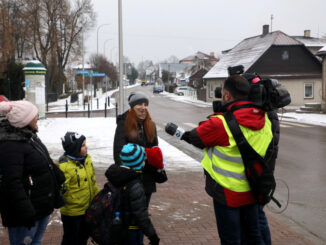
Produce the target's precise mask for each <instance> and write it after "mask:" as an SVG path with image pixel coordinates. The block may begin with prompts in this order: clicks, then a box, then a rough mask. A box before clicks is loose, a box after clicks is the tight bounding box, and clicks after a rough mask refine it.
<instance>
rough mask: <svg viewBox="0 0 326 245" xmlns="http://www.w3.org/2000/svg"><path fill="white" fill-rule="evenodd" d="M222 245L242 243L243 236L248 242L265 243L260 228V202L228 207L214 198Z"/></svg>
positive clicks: (258, 244) (238, 244)
mask: <svg viewBox="0 0 326 245" xmlns="http://www.w3.org/2000/svg"><path fill="white" fill-rule="evenodd" d="M213 203H214V211H215V217H216V224H217V230H218V234H219V236H220V239H221V245H231V244H232V245H240V244H241V240H242V239H243V237H245V238H246V240H247V241H248V244H255V245H264V243H263V240H262V236H261V233H260V229H259V218H258V217H259V216H258V215H259V214H258V204H251V205H246V206H242V207H227V206H226V205H222V204H219V203H218V202H217V201H216V200H215V199H213Z"/></svg>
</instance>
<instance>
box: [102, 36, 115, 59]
mask: <svg viewBox="0 0 326 245" xmlns="http://www.w3.org/2000/svg"><path fill="white" fill-rule="evenodd" d="M110 40H113V39H112V38H110V39H106V40H105V42H104V45H103V54H104V56H106V53H105V46H106V43H107V42H108V41H110Z"/></svg>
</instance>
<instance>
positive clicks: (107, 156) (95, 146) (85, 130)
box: [38, 118, 202, 171]
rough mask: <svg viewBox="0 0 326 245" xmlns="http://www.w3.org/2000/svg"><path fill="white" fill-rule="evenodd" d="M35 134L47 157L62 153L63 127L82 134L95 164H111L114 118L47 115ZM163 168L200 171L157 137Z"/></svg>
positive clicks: (195, 162) (196, 162) (195, 163)
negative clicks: (45, 150) (162, 158)
mask: <svg viewBox="0 0 326 245" xmlns="http://www.w3.org/2000/svg"><path fill="white" fill-rule="evenodd" d="M38 126H39V134H38V135H39V137H40V138H41V140H42V141H43V143H44V144H45V145H46V146H47V148H48V150H49V152H50V154H51V157H52V158H53V159H58V158H59V156H60V155H61V154H63V149H62V145H61V137H63V136H64V134H65V133H66V132H67V131H74V132H78V133H80V134H83V135H85V136H86V143H87V146H88V153H89V154H90V156H91V157H92V159H93V162H94V166H95V167H103V168H107V167H108V166H109V165H111V164H113V163H114V162H113V140H114V133H115V128H116V122H115V118H48V119H44V120H40V121H39V122H38ZM159 146H160V147H161V149H162V151H163V155H164V159H165V162H166V169H167V170H183V169H193V170H198V171H200V170H201V169H202V168H201V165H200V163H199V162H198V161H196V160H194V159H193V158H191V157H189V156H188V155H186V154H184V153H183V152H182V151H180V150H178V149H177V148H176V147H174V146H172V145H170V144H169V143H167V142H166V141H165V140H163V139H161V138H159Z"/></svg>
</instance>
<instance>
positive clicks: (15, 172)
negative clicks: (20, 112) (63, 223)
mask: <svg viewBox="0 0 326 245" xmlns="http://www.w3.org/2000/svg"><path fill="white" fill-rule="evenodd" d="M31 141H34V144H37V145H38V146H40V147H41V148H42V149H45V150H46V148H45V146H44V145H43V144H42V142H41V141H40V140H39V138H38V137H37V136H36V134H34V133H33V132H32V130H31V129H29V128H24V129H18V128H14V127H12V126H11V125H10V124H9V122H8V121H7V120H2V121H1V122H0V156H1V162H0V169H1V173H2V178H1V183H0V196H1V200H0V211H1V217H2V222H3V225H4V226H7V227H12V226H27V227H28V226H32V225H33V223H34V221H36V220H39V219H41V218H43V217H45V216H47V215H49V214H51V213H52V211H53V208H54V192H55V179H54V178H55V177H54V175H53V173H52V172H51V171H50V168H49V159H46V158H45V157H44V156H43V155H42V154H41V153H40V152H39V151H37V150H36V149H35V147H33V146H32V143H31ZM46 152H47V151H46ZM50 162H51V163H52V164H53V162H52V160H51V159H50Z"/></svg>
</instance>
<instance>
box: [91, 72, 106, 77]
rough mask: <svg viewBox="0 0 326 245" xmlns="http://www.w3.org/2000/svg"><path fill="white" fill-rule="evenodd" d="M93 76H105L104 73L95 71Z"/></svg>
mask: <svg viewBox="0 0 326 245" xmlns="http://www.w3.org/2000/svg"><path fill="white" fill-rule="evenodd" d="M93 77H105V73H95V72H93Z"/></svg>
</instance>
